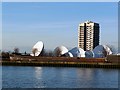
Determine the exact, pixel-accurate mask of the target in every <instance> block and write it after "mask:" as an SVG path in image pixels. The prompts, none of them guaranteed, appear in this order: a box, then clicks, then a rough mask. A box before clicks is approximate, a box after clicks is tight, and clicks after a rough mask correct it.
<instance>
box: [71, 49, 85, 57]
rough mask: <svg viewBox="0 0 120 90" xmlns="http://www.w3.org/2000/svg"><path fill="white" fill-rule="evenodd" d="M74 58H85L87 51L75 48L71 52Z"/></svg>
mask: <svg viewBox="0 0 120 90" xmlns="http://www.w3.org/2000/svg"><path fill="white" fill-rule="evenodd" d="M69 52H70V53H72V55H73V57H85V51H84V50H83V49H82V48H78V47H75V48H73V49H71V50H69Z"/></svg>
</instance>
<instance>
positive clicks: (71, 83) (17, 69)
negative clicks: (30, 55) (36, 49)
mask: <svg viewBox="0 0 120 90" xmlns="http://www.w3.org/2000/svg"><path fill="white" fill-rule="evenodd" d="M118 71H119V70H118V69H100V68H76V67H75V68H73V67H29V66H3V67H2V88H118Z"/></svg>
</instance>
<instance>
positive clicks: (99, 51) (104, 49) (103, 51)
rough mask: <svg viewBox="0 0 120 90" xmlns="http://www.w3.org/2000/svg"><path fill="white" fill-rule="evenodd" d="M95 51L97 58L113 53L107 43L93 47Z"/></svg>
mask: <svg viewBox="0 0 120 90" xmlns="http://www.w3.org/2000/svg"><path fill="white" fill-rule="evenodd" d="M93 52H94V57H96V58H103V57H106V56H107V55H110V54H112V51H111V50H110V48H109V47H108V46H106V45H98V46H96V47H95V48H94V49H93Z"/></svg>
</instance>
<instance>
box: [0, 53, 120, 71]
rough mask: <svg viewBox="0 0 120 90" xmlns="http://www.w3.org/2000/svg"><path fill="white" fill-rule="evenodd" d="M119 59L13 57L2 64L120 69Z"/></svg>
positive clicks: (3, 60) (4, 60)
mask: <svg viewBox="0 0 120 90" xmlns="http://www.w3.org/2000/svg"><path fill="white" fill-rule="evenodd" d="M118 59H119V58H118V57H114V58H113V59H112V58H111V57H108V58H107V59H106V58H82V57H31V56H17V55H16V56H12V57H10V58H9V59H3V58H2V61H1V62H0V64H1V65H3V66H42V67H45V66H47V67H83V68H116V69H118V68H120V62H119V60H118Z"/></svg>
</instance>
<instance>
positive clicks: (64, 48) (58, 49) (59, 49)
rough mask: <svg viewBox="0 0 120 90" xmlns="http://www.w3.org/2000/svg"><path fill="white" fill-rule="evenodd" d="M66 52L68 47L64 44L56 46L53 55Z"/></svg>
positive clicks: (60, 54)
mask: <svg viewBox="0 0 120 90" xmlns="http://www.w3.org/2000/svg"><path fill="white" fill-rule="evenodd" d="M67 52H68V49H67V48H66V47H65V46H59V47H56V48H55V50H54V56H62V55H64V54H65V53H67Z"/></svg>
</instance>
